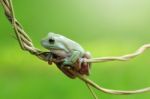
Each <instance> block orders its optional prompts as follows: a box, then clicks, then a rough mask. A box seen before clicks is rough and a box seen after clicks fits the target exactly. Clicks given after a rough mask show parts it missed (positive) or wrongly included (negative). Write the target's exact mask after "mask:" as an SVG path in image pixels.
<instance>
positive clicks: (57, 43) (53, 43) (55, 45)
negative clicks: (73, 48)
mask: <svg viewBox="0 0 150 99" xmlns="http://www.w3.org/2000/svg"><path fill="white" fill-rule="evenodd" d="M41 45H42V46H43V47H44V48H46V49H48V50H52V49H65V45H64V36H62V35H59V34H55V33H52V32H50V33H48V35H47V36H46V37H45V38H43V39H42V40H41Z"/></svg>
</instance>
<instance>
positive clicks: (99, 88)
mask: <svg viewBox="0 0 150 99" xmlns="http://www.w3.org/2000/svg"><path fill="white" fill-rule="evenodd" d="M78 78H79V79H81V80H82V81H84V82H86V83H88V84H89V85H91V86H93V87H94V88H96V89H97V90H100V91H102V92H104V93H107V94H115V95H129V94H139V93H144V92H150V87H147V88H143V89H138V90H131V91H124V90H112V89H106V88H103V87H101V86H99V85H97V84H96V83H94V82H93V81H91V80H90V79H88V78H87V77H84V76H81V75H80V74H78Z"/></svg>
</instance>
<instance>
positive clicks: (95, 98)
mask: <svg viewBox="0 0 150 99" xmlns="http://www.w3.org/2000/svg"><path fill="white" fill-rule="evenodd" d="M85 84H86V85H87V87H88V89H89V90H90V92H91V94H92V96H93V98H94V99H98V97H97V95H96V94H95V92H94V91H93V90H92V88H91V86H90V85H89V84H88V83H87V82H85Z"/></svg>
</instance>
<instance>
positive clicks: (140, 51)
mask: <svg viewBox="0 0 150 99" xmlns="http://www.w3.org/2000/svg"><path fill="white" fill-rule="evenodd" d="M149 48H150V44H145V45H143V46H141V47H140V48H139V49H138V50H137V51H135V52H134V53H131V54H127V55H123V56H110V57H100V58H91V59H84V60H83V62H88V63H98V62H110V61H127V60H130V59H132V58H135V57H136V56H139V55H141V54H143V53H144V52H145V51H146V50H147V49H149Z"/></svg>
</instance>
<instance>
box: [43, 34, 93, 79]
mask: <svg viewBox="0 0 150 99" xmlns="http://www.w3.org/2000/svg"><path fill="white" fill-rule="evenodd" d="M41 45H42V46H43V47H44V48H46V49H48V50H49V51H50V53H52V54H53V56H57V59H56V60H57V61H60V62H56V64H57V66H58V67H59V69H61V70H63V68H67V69H65V70H63V72H64V73H65V74H67V72H66V70H69V69H72V68H78V69H72V70H76V71H78V72H79V73H80V74H83V75H84V74H86V75H89V66H90V65H89V64H86V63H84V62H83V61H84V59H85V58H90V57H91V54H90V53H89V52H88V51H85V50H84V49H83V47H82V46H81V45H80V44H79V43H77V42H75V41H73V40H71V39H69V38H67V37H65V36H63V35H60V34H56V33H53V32H49V33H48V35H47V36H46V37H44V38H43V39H42V40H41ZM52 59H53V57H49V63H51V61H52ZM67 75H69V76H71V75H72V77H73V78H74V76H75V75H74V74H71V75H70V74H67Z"/></svg>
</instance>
